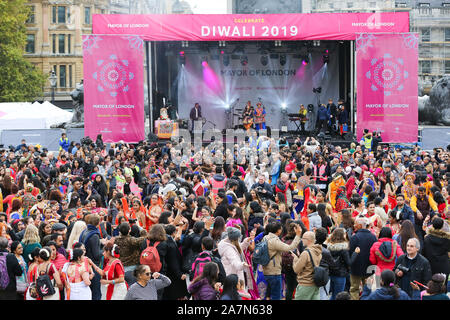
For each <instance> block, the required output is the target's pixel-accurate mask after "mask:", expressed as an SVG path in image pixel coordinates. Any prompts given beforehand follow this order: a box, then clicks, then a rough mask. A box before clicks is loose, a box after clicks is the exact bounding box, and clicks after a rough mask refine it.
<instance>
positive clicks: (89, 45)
mask: <svg viewBox="0 0 450 320" xmlns="http://www.w3.org/2000/svg"><path fill="white" fill-rule="evenodd" d="M143 43H144V42H143V40H142V39H141V38H140V37H139V36H113V35H84V36H83V72H84V124H85V127H84V133H85V136H89V137H90V138H91V139H93V140H94V141H95V138H96V136H97V135H98V134H102V136H103V141H104V142H118V141H121V140H123V141H124V142H129V143H133V142H139V141H140V140H143V139H145V128H144V85H143V83H144V48H143Z"/></svg>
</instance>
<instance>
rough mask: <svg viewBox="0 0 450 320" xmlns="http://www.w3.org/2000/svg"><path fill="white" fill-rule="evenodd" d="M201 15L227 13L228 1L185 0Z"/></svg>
mask: <svg viewBox="0 0 450 320" xmlns="http://www.w3.org/2000/svg"><path fill="white" fill-rule="evenodd" d="M185 1H186V2H188V3H189V4H190V5H191V8H192V11H193V12H194V13H199V14H202V13H203V14H207V13H208V14H214V13H227V0H185Z"/></svg>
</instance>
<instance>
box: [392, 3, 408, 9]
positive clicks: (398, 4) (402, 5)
mask: <svg viewBox="0 0 450 320" xmlns="http://www.w3.org/2000/svg"><path fill="white" fill-rule="evenodd" d="M395 6H396V7H397V8H406V2H397V3H396V4H395Z"/></svg>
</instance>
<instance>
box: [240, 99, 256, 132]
mask: <svg viewBox="0 0 450 320" xmlns="http://www.w3.org/2000/svg"><path fill="white" fill-rule="evenodd" d="M253 113H254V108H253V106H252V103H251V102H250V101H248V102H247V104H246V105H245V108H244V112H243V113H242V123H243V124H244V128H245V130H248V129H250V128H251V127H252V126H253Z"/></svg>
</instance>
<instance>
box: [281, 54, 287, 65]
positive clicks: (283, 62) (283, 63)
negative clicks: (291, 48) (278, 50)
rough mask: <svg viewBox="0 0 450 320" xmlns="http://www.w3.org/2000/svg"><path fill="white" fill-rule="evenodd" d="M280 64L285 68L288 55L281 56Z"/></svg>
mask: <svg viewBox="0 0 450 320" xmlns="http://www.w3.org/2000/svg"><path fill="white" fill-rule="evenodd" d="M280 64H281V65H282V66H284V65H285V64H286V55H285V54H280Z"/></svg>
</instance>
